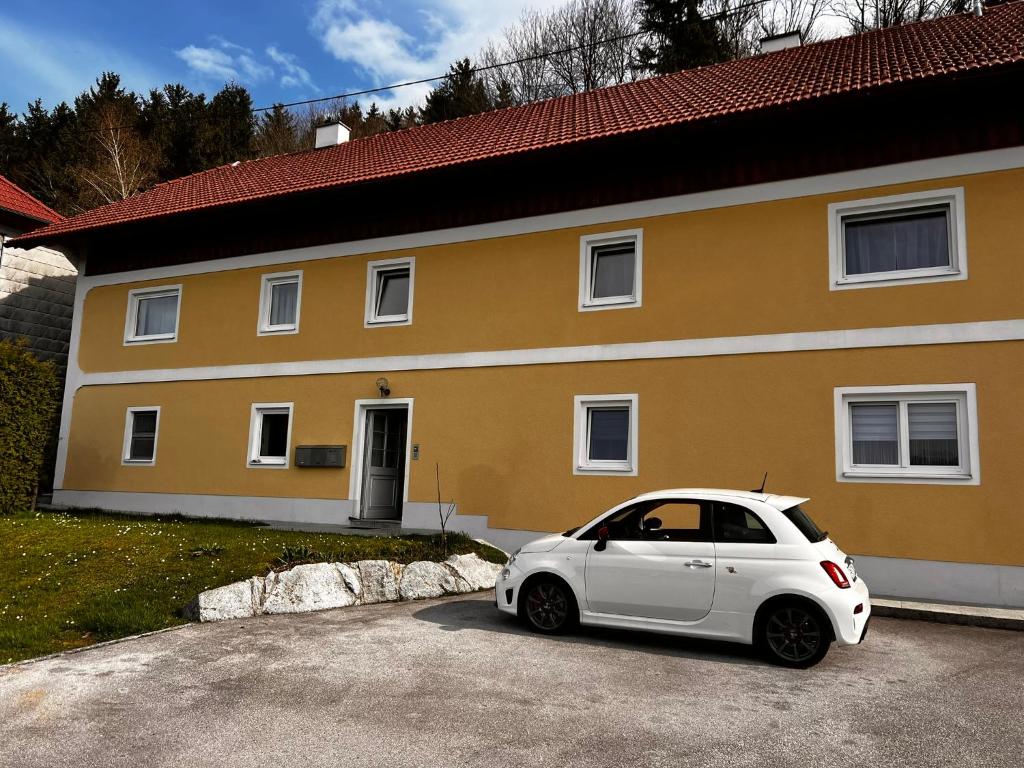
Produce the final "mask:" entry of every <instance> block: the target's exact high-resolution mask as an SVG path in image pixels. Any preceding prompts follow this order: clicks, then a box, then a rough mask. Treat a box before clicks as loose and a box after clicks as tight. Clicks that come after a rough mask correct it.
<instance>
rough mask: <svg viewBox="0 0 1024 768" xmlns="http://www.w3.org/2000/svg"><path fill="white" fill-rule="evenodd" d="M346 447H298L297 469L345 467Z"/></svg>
mask: <svg viewBox="0 0 1024 768" xmlns="http://www.w3.org/2000/svg"><path fill="white" fill-rule="evenodd" d="M346 447H347V446H344V445H297V446H295V466H296V467H344V466H345V448H346Z"/></svg>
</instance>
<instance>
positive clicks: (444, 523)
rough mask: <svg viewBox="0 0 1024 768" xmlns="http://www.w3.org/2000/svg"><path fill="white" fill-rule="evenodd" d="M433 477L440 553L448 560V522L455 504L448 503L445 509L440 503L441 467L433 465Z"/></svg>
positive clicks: (453, 512) (453, 511)
mask: <svg viewBox="0 0 1024 768" xmlns="http://www.w3.org/2000/svg"><path fill="white" fill-rule="evenodd" d="M434 477H435V478H436V479H437V517H438V519H439V521H440V523H441V552H442V554H443V555H444V557H445V559H447V558H448V521H449V520H450V519H451V516H452V515H453V514H455V502H454V501H451V502H449V503H448V508H447V509H445V508H444V505H443V504H442V502H441V465H440V464H435V465H434Z"/></svg>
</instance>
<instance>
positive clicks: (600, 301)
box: [579, 229, 643, 310]
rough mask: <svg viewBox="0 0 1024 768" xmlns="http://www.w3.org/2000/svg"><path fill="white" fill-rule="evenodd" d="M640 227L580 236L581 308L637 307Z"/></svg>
mask: <svg viewBox="0 0 1024 768" xmlns="http://www.w3.org/2000/svg"><path fill="white" fill-rule="evenodd" d="M642 266H643V230H640V229H629V230H622V231H619V232H602V233H597V234H593V235H583V236H582V237H580V305H579V308H580V309H581V310H590V309H616V308H623V307H637V306H640V298H641V297H640V294H641V290H642V287H643V285H642V284H643V278H642V275H643V268H642Z"/></svg>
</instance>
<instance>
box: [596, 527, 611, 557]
mask: <svg viewBox="0 0 1024 768" xmlns="http://www.w3.org/2000/svg"><path fill="white" fill-rule="evenodd" d="M609 538H611V531H609V530H608V526H607V525H602V526H601V527H600V528H598V529H597V543H596V544H594V551H595V552H604V550H605V549H606V548H607V546H608V539H609Z"/></svg>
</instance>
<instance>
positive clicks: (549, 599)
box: [523, 579, 576, 634]
mask: <svg viewBox="0 0 1024 768" xmlns="http://www.w3.org/2000/svg"><path fill="white" fill-rule="evenodd" d="M575 604H576V601H575V600H573V598H572V596H571V595H570V594H569V593H568V590H567V589H566V587H565V586H564V585H563V584H560V583H558V582H557V581H553V580H548V579H545V580H542V581H535V582H534V583H533V584H531V585H530V586H529V588H528V589H527V591H526V597H525V599H524V601H523V609H524V613H525V614H526V620H527V621H528V622H529V624H530V627H531V628H532V629H534V630H536V631H537V632H544V633H547V634H555V633H558V632H561V631H563V630H564V629H566V628H567V627H568V626H569V625H570V624H571V623H572V619H573V615H572V612H573V611H574V610H575Z"/></svg>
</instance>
